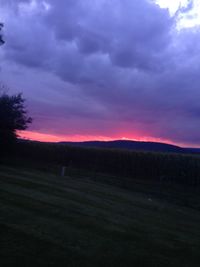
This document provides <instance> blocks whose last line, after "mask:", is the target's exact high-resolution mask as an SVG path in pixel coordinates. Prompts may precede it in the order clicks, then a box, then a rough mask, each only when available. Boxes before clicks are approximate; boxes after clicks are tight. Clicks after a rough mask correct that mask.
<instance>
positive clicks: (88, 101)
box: [0, 0, 200, 147]
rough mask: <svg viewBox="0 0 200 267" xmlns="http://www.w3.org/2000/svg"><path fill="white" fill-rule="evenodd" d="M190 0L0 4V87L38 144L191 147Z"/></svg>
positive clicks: (199, 94) (196, 131)
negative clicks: (0, 36)
mask: <svg viewBox="0 0 200 267" xmlns="http://www.w3.org/2000/svg"><path fill="white" fill-rule="evenodd" d="M199 2H200V1H198V0H194V1H188V0H182V1H181V0H171V1H170V0H84V1H83V0H57V1H53V0H43V1H42V0H0V21H2V22H4V24H5V27H4V39H5V41H6V44H5V45H4V46H2V47H1V48H0V83H1V85H3V86H4V88H6V90H7V92H8V93H10V94H15V93H18V92H22V93H23V96H24V98H25V99H26V107H27V110H28V111H29V115H31V116H32V117H33V123H32V125H31V126H30V127H29V129H28V130H27V131H25V132H20V135H21V136H22V137H25V138H29V139H34V140H41V141H70V140H71V141H83V140H113V139H133V140H140V141H141V140H144V141H159V142H168V143H172V144H178V145H182V146H191V147H195V146H200V75H199V73H200V46H199V43H200V3H199Z"/></svg>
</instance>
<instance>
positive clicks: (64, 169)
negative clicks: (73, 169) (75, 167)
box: [61, 166, 66, 177]
mask: <svg viewBox="0 0 200 267" xmlns="http://www.w3.org/2000/svg"><path fill="white" fill-rule="evenodd" d="M65 171H66V167H65V166H63V167H62V170H61V176H62V177H63V176H65Z"/></svg>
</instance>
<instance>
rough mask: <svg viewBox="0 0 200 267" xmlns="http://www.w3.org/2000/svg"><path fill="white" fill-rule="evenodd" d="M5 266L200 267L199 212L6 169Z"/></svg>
mask: <svg viewBox="0 0 200 267" xmlns="http://www.w3.org/2000/svg"><path fill="white" fill-rule="evenodd" d="M0 266H1V267H4V266H11V267H12V266H22V267H24V266H27V267H32V266H34V267H38V266H58V267H59V266H77V267H79V266H86V267H87V266H93V267H95V266H104V267H105V266H116V267H117V266H123V267H128V266H139V267H142V266H148V267H150V266H153V267H157V266H162V267H164V266H174V267H179V266H180V267H184V266H188V267H193V266H198V267H199V266H200V213H199V211H198V210H197V209H195V208H193V207H186V206H184V205H178V204H173V203H172V202H171V203H170V202H168V201H167V200H166V199H159V198H157V199H156V198H155V197H152V196H151V198H150V196H149V194H147V193H146V194H145V193H144V192H143V193H142V192H141V193H140V192H138V191H137V192H130V191H127V190H125V189H120V188H119V187H114V186H111V185H106V184H103V183H100V182H98V181H92V179H87V177H85V178H81V179H80V178H75V177H74V178H72V177H71V178H70V177H65V178H62V177H59V176H56V175H52V174H48V173H43V172H39V171H34V172H33V171H26V170H20V169H16V168H9V167H5V166H4V167H0Z"/></svg>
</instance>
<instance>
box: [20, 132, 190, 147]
mask: <svg viewBox="0 0 200 267" xmlns="http://www.w3.org/2000/svg"><path fill="white" fill-rule="evenodd" d="M18 136H19V137H20V138H23V139H27V140H32V141H40V142H64V141H66V142H67V141H69V142H70V141H71V142H83V141H112V140H133V141H144V142H160V143H168V144H173V145H180V146H183V147H184V146H186V145H185V144H177V143H174V142H173V141H171V140H166V139H161V138H154V137H146V136H133V135H132V134H127V137H125V136H115V137H106V136H94V135H91V136H89V135H73V136H70V135H54V134H46V133H40V132H35V131H18Z"/></svg>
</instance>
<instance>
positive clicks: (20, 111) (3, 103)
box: [0, 94, 32, 151]
mask: <svg viewBox="0 0 200 267" xmlns="http://www.w3.org/2000/svg"><path fill="white" fill-rule="evenodd" d="M24 101H25V100H24V98H23V97H22V94H17V95H12V96H9V95H7V94H2V95H1V96H0V148H1V151H5V150H9V148H10V147H12V145H13V143H14V142H15V140H16V137H17V132H16V131H17V130H25V129H26V128H27V126H28V124H29V123H31V121H32V119H31V118H30V117H28V116H27V111H26V109H25V106H24Z"/></svg>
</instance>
